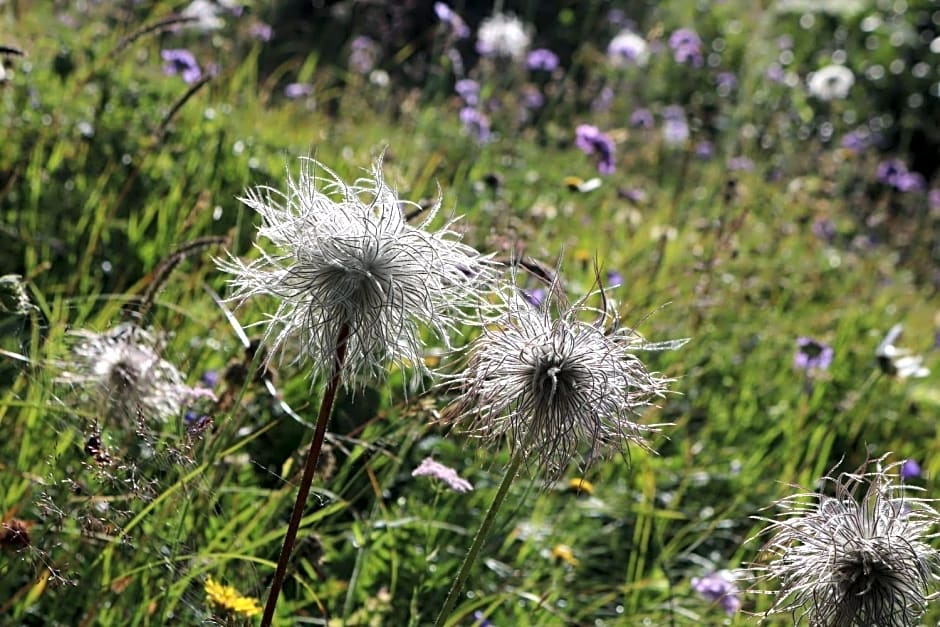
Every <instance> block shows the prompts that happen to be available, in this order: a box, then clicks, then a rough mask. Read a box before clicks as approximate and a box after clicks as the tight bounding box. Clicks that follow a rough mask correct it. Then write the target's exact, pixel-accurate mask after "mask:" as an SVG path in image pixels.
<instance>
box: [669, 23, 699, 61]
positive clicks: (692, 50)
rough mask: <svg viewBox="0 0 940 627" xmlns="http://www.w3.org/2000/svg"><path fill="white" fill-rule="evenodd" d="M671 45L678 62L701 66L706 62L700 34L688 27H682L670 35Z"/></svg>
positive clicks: (674, 57)
mask: <svg viewBox="0 0 940 627" xmlns="http://www.w3.org/2000/svg"><path fill="white" fill-rule="evenodd" d="M669 47H670V48H671V49H672V56H673V59H675V61H676V63H682V64H689V65H692V66H694V67H701V66H702V64H703V63H704V62H705V57H704V56H703V54H702V40H701V38H700V37H699V36H698V34H697V33H696V32H695V31H693V30H691V29H688V28H680V29H679V30H676V31H673V33H672V34H671V35H670V36H669Z"/></svg>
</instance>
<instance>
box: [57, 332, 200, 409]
mask: <svg viewBox="0 0 940 627" xmlns="http://www.w3.org/2000/svg"><path fill="white" fill-rule="evenodd" d="M73 335H74V336H75V338H76V342H75V344H74V345H73V346H72V351H71V355H70V359H69V360H68V362H66V363H65V364H64V365H63V370H62V372H61V374H60V375H59V377H58V381H59V382H62V383H68V384H71V385H73V386H76V388H78V389H80V391H82V392H83V393H85V394H87V395H88V398H89V399H90V400H91V401H92V402H93V403H94V404H95V408H96V409H98V410H99V411H103V412H104V413H105V414H106V415H107V416H108V417H110V418H115V419H117V420H119V421H121V422H122V423H124V424H132V423H133V421H134V420H135V419H136V417H137V416H138V415H140V416H142V417H143V418H145V419H147V420H159V421H165V420H168V419H171V418H175V417H178V416H180V415H181V414H182V412H183V410H184V409H185V407H186V405H187V404H188V403H190V402H191V401H193V400H195V399H196V398H198V397H200V396H211V395H212V394H211V392H209V391H208V390H200V389H194V388H191V387H189V386H188V385H186V384H185V383H184V377H183V375H182V374H181V373H180V371H179V370H177V368H176V366H174V365H173V364H171V363H170V362H168V361H166V360H165V359H163V358H162V357H160V351H161V350H162V343H161V341H160V339H159V338H158V337H157V336H156V335H154V334H153V333H151V332H149V331H147V330H145V329H141V328H139V327H137V326H135V325H133V324H128V323H124V324H120V325H118V326H116V327H113V328H111V329H109V330H107V331H104V332H102V333H95V332H92V331H84V330H81V331H75V332H74V333H73Z"/></svg>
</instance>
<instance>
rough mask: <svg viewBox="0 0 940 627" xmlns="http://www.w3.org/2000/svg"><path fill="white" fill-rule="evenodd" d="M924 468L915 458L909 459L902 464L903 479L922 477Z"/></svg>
mask: <svg viewBox="0 0 940 627" xmlns="http://www.w3.org/2000/svg"><path fill="white" fill-rule="evenodd" d="M921 473H922V470H921V468H920V464H918V463H917V462H916V461H914V460H913V459H908V460H906V461H905V462H904V464H902V465H901V479H903V480H905V481H906V480H908V479H918V478H920V476H921Z"/></svg>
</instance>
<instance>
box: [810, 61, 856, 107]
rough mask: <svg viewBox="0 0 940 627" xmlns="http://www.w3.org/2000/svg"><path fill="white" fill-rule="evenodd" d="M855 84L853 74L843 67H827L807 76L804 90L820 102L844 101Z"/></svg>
mask: <svg viewBox="0 0 940 627" xmlns="http://www.w3.org/2000/svg"><path fill="white" fill-rule="evenodd" d="M854 84H855V74H853V73H852V70H850V69H849V68H847V67H845V66H844V65H827V66H825V67H823V68H820V69H818V70H816V71H815V72H813V73H812V74H810V75H809V78H807V79H806V88H807V90H809V94H810V95H811V96H813V97H815V98H818V99H820V100H827V101H828V100H845V98H847V97H848V95H849V90H850V89H851V88H852V85H854Z"/></svg>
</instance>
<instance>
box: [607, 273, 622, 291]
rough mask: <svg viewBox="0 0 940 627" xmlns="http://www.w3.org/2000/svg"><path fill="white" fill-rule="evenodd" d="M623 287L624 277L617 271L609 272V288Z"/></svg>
mask: <svg viewBox="0 0 940 627" xmlns="http://www.w3.org/2000/svg"><path fill="white" fill-rule="evenodd" d="M621 285H623V275H622V274H620V273H619V272H617V271H616V270H609V271H608V272H607V286H608V287H620V286H621Z"/></svg>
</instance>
